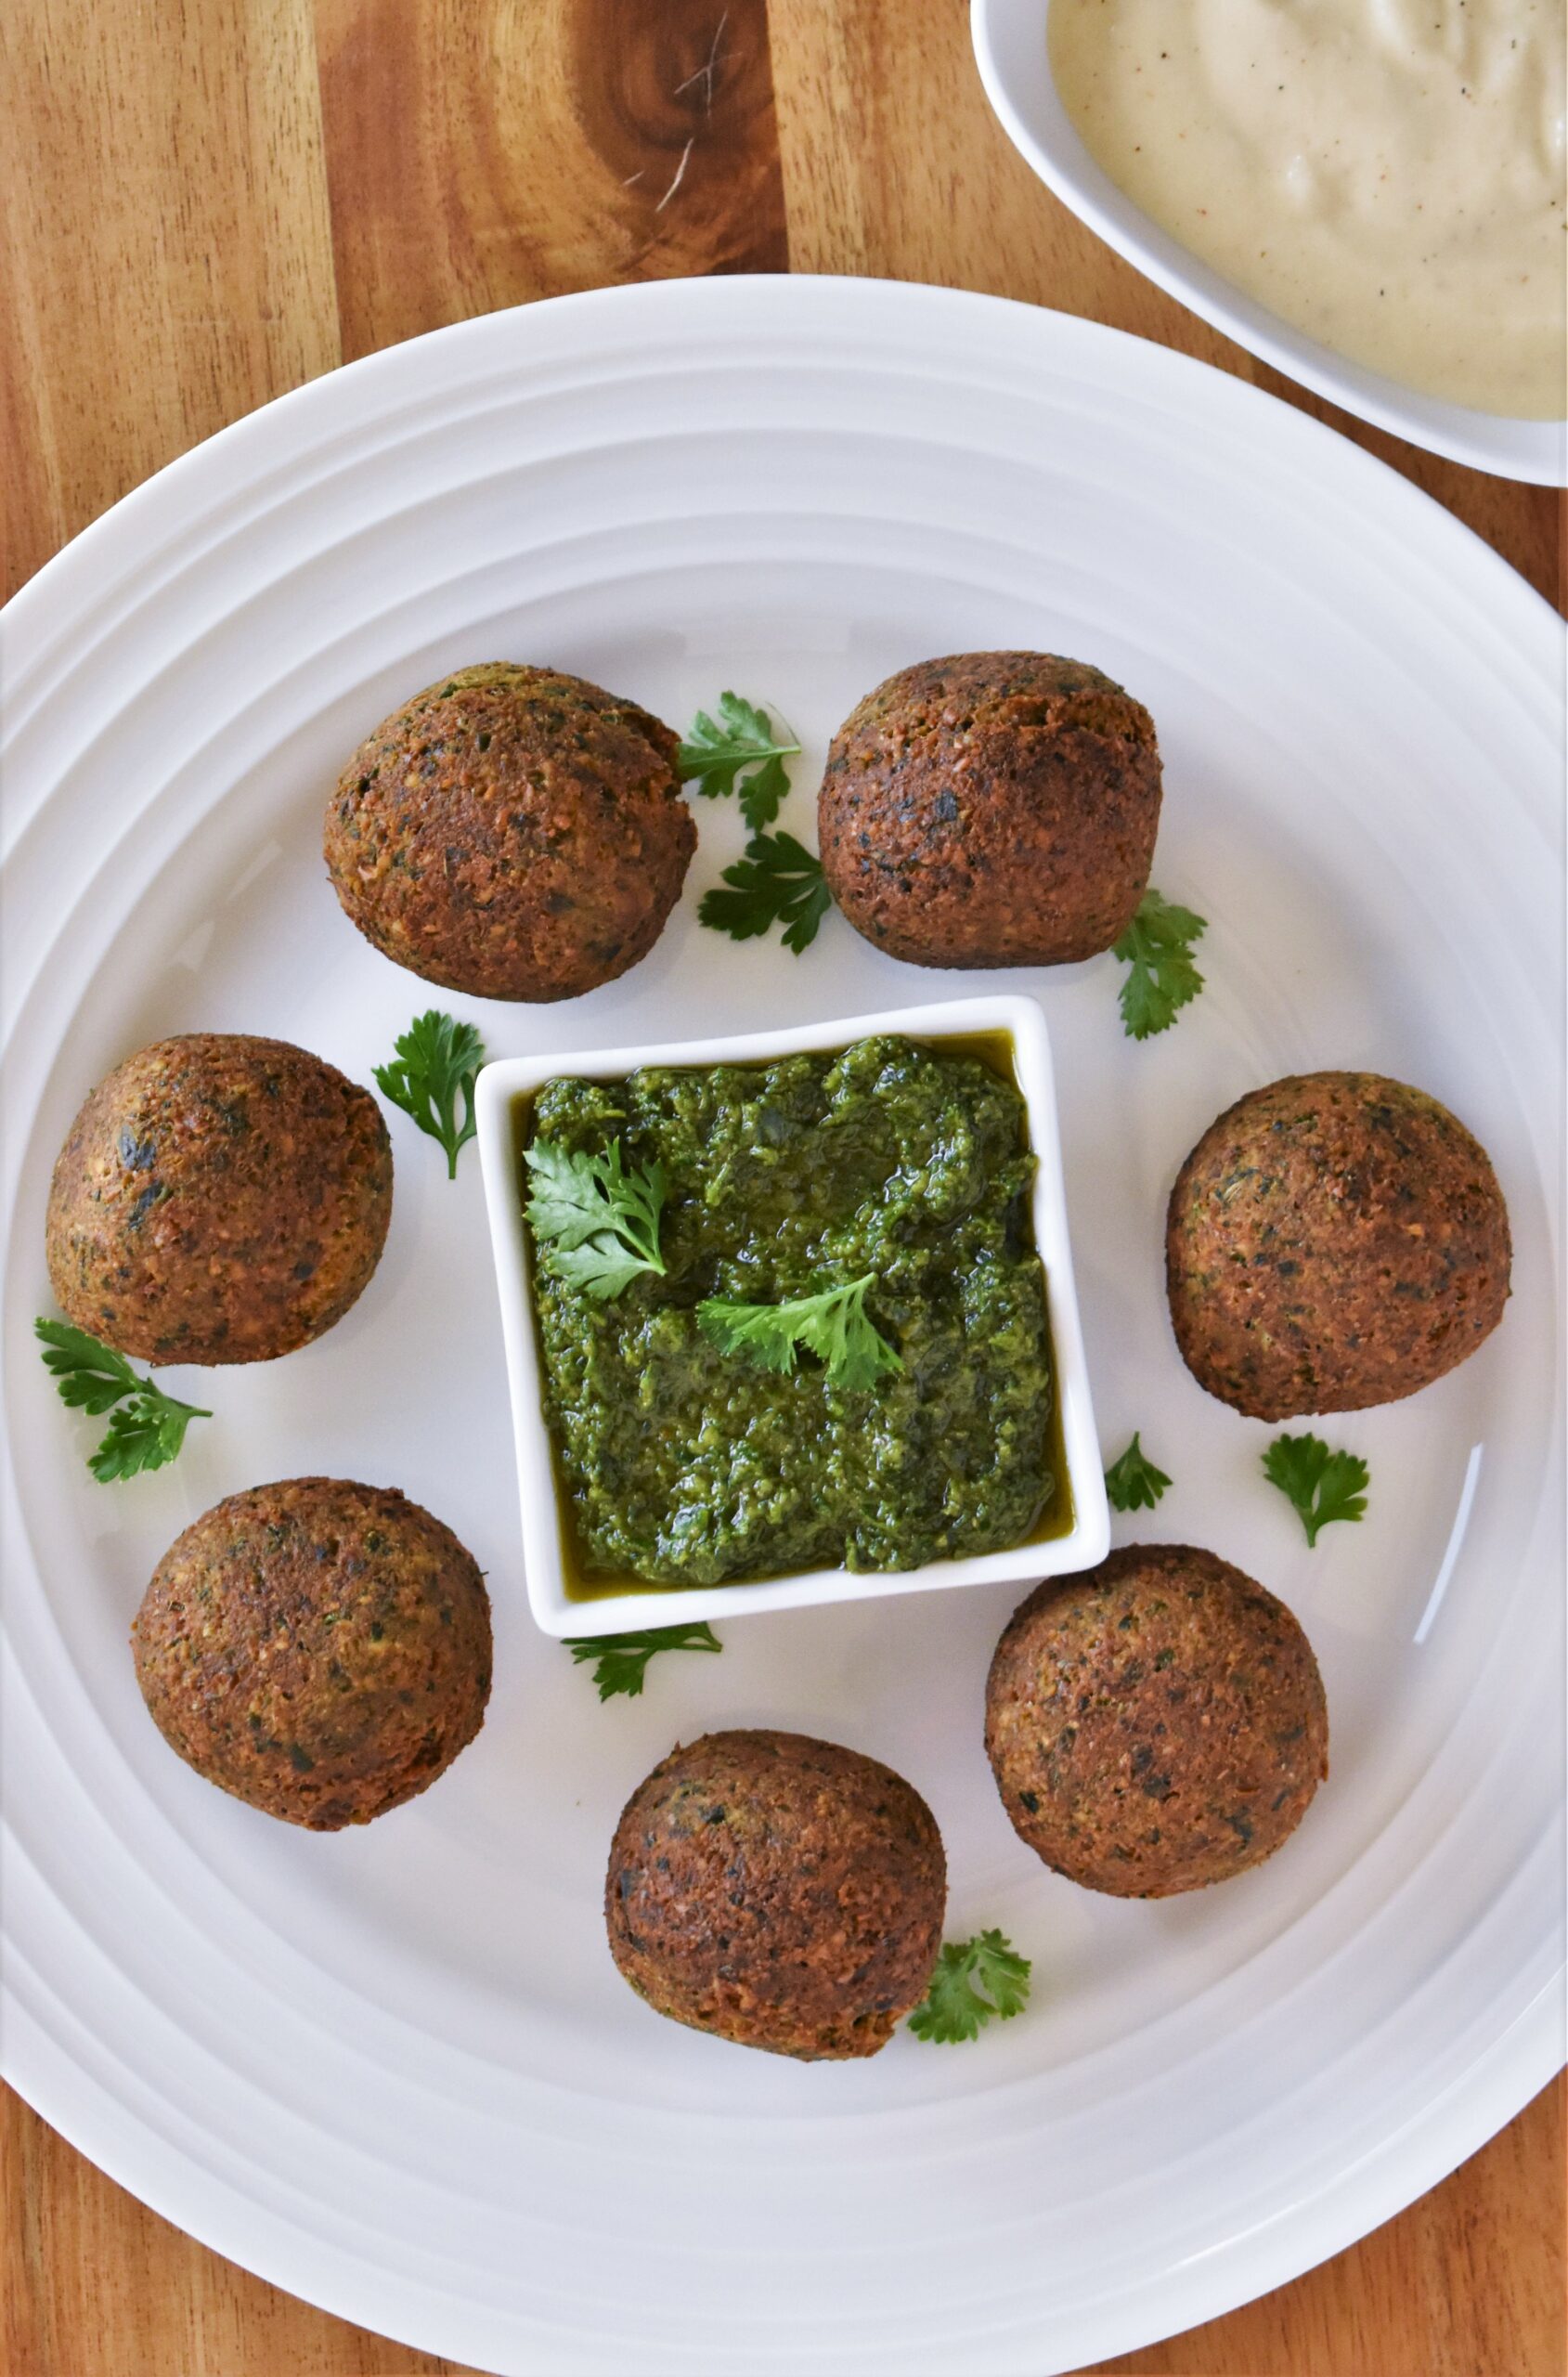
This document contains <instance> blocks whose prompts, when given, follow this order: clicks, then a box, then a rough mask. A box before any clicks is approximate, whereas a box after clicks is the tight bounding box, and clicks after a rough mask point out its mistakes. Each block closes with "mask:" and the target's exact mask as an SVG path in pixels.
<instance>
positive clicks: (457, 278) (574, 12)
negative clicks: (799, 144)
mask: <svg viewBox="0 0 1568 2377" xmlns="http://www.w3.org/2000/svg"><path fill="white" fill-rule="evenodd" d="M316 19H317V43H318V54H319V60H320V75H321V102H322V112H323V118H324V122H325V124H326V131H327V161H328V177H329V182H330V190H331V206H332V232H333V240H334V243H335V248H336V254H337V272H338V290H339V302H340V310H341V318H342V328H343V353H344V354H345V355H363V354H367V353H369V351H370V350H371V349H372V348H375V347H380V346H385V345H388V344H390V343H391V342H392V341H393V340H395V339H401V338H409V337H411V336H413V334H414V333H415V332H416V331H428V330H434V328H436V326H437V325H438V324H440V323H442V322H450V321H458V320H461V319H462V318H465V317H466V316H468V315H470V314H479V313H486V312H488V311H489V310H490V309H491V308H493V307H495V306H499V305H519V304H521V303H522V302H523V301H524V300H525V299H527V298H531V297H551V296H554V295H556V294H558V293H559V292H562V291H564V290H569V289H585V288H593V287H598V286H600V285H601V284H603V283H604V282H613V281H621V280H639V279H667V278H669V277H671V276H674V275H677V274H688V273H707V272H782V271H783V270H784V267H785V265H786V262H787V257H786V253H785V248H784V186H783V181H782V178H781V175H780V170H779V152H778V141H777V137H776V135H775V131H774V124H773V97H772V84H771V71H770V62H769V51H768V26H767V18H766V15H765V11H764V0H660V5H659V6H656V7H650V6H648V5H647V4H646V0H469V5H466V6H453V5H451V0H317V6H316Z"/></svg>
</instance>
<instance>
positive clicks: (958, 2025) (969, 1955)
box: [909, 1931, 1033, 2046]
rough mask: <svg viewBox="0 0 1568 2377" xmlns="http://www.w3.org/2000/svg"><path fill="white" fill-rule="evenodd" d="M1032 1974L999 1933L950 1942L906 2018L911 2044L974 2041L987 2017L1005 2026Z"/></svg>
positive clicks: (1025, 1999)
mask: <svg viewBox="0 0 1568 2377" xmlns="http://www.w3.org/2000/svg"><path fill="white" fill-rule="evenodd" d="M1032 1970H1033V1967H1032V1965H1031V1964H1030V1960H1029V1958H1028V1957H1027V1956H1020V1955H1018V1954H1017V1950H1016V1949H1015V1948H1014V1946H1013V1944H1012V1942H1010V1941H1009V1940H1008V1939H1007V1938H1006V1937H1005V1936H1004V1934H1003V1933H1002V1932H1000V1931H981V1932H979V1933H978V1935H977V1936H976V1937H975V1938H974V1939H973V1940H960V1941H953V1942H950V1944H949V1945H948V1946H947V1947H945V1948H943V1950H942V1952H941V1954H940V1956H939V1957H938V1958H937V1962H936V1968H935V1969H934V1970H933V1972H932V1974H931V1986H930V1988H929V1989H928V1990H927V1993H926V1995H925V1997H924V1998H923V2000H922V2001H921V2003H920V2004H919V2005H918V2006H917V2007H915V2009H914V2013H913V2014H912V2015H911V2016H910V2018H909V2027H910V2029H911V2030H912V2031H913V2032H914V2035H915V2037H916V2038H917V2039H929V2040H931V2041H932V2042H933V2044H934V2045H936V2046H955V2045H956V2044H957V2043H958V2042H959V2041H960V2040H962V2039H974V2038H978V2036H979V2034H980V2028H981V2025H982V2024H983V2023H986V2022H989V2021H990V2020H991V2016H992V2015H993V2014H994V2015H996V2016H997V2017H998V2018H999V2019H1000V2020H1002V2021H1004V2022H1010V2021H1011V2020H1012V2019H1013V2016H1014V2015H1015V2014H1019V2013H1021V2012H1022V2011H1023V2008H1024V2007H1025V2006H1026V2005H1027V2004H1028V2003H1029V1988H1030V1973H1031V1972H1032ZM977 1984H978V1986H977ZM982 1989H983V1990H984V1991H985V1992H986V1994H985V1995H984V1996H983V1997H982V1996H981V1994H980V1991H981V1990H982Z"/></svg>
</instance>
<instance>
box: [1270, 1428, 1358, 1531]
mask: <svg viewBox="0 0 1568 2377" xmlns="http://www.w3.org/2000/svg"><path fill="white" fill-rule="evenodd" d="M1263 1474H1264V1476H1265V1477H1266V1478H1267V1479H1268V1482H1269V1484H1270V1485H1271V1486H1277V1487H1278V1488H1279V1490H1280V1492H1281V1493H1282V1494H1283V1495H1284V1496H1285V1498H1286V1500H1288V1501H1289V1502H1290V1503H1291V1504H1292V1505H1293V1507H1294V1508H1295V1510H1296V1511H1297V1512H1298V1513H1300V1515H1301V1522H1302V1526H1303V1527H1305V1529H1306V1539H1307V1541H1308V1543H1310V1544H1315V1543H1316V1541H1317V1537H1318V1531H1319V1529H1320V1528H1322V1527H1326V1526H1332V1524H1333V1522H1334V1521H1335V1520H1336V1519H1360V1518H1364V1517H1365V1516H1366V1513H1367V1486H1368V1484H1369V1483H1370V1481H1371V1474H1372V1473H1371V1471H1370V1470H1369V1469H1368V1468H1367V1463H1366V1462H1365V1461H1363V1460H1361V1459H1360V1457H1359V1455H1357V1454H1355V1453H1354V1452H1330V1451H1329V1449H1328V1446H1327V1445H1326V1444H1325V1443H1324V1441H1323V1439H1322V1437H1321V1436H1314V1435H1304V1436H1276V1438H1275V1440H1274V1442H1273V1443H1272V1444H1271V1445H1270V1446H1269V1448H1268V1449H1267V1451H1266V1452H1265V1453H1264V1454H1263Z"/></svg>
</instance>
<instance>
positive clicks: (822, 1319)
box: [697, 1271, 903, 1390]
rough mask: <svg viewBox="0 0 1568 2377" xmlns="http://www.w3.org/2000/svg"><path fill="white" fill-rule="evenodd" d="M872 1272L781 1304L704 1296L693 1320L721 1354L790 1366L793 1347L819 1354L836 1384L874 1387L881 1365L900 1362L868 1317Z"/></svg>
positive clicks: (769, 1367)
mask: <svg viewBox="0 0 1568 2377" xmlns="http://www.w3.org/2000/svg"><path fill="white" fill-rule="evenodd" d="M875 1277H876V1274H875V1271H868V1272H866V1274H865V1276H864V1277H863V1278H862V1279H850V1280H849V1281H848V1283H847V1284H846V1285H845V1286H843V1287H840V1288H825V1289H823V1292H822V1293H821V1294H820V1295H814V1296H795V1297H793V1298H791V1299H790V1301H789V1302H787V1303H785V1304H732V1303H730V1302H728V1301H727V1300H726V1299H725V1298H724V1297H722V1296H708V1297H707V1298H706V1300H705V1301H704V1302H703V1303H702V1304H700V1305H698V1306H697V1325H698V1327H699V1328H700V1329H701V1330H702V1331H703V1334H704V1335H705V1336H706V1337H709V1338H711V1339H712V1341H713V1343H714V1344H716V1345H717V1346H718V1348H719V1352H720V1353H721V1354H740V1353H745V1354H749V1355H751V1356H752V1357H753V1359H754V1360H756V1361H758V1362H760V1363H761V1364H762V1365H763V1368H764V1369H765V1370H783V1371H786V1372H787V1371H790V1370H794V1368H795V1356H796V1349H797V1346H800V1345H804V1346H805V1348H806V1350H807V1352H808V1353H811V1354H816V1355H818V1356H819V1357H821V1359H822V1360H823V1363H824V1364H825V1365H826V1369H827V1374H828V1377H829V1379H830V1380H831V1381H832V1383H834V1385H835V1386H844V1387H849V1388H850V1389H862V1390H863V1389H865V1388H868V1387H872V1386H875V1383H876V1382H877V1380H878V1379H879V1378H880V1377H881V1375H882V1373H883V1372H884V1371H885V1370H902V1368H903V1362H902V1360H901V1357H900V1356H899V1355H898V1354H897V1353H895V1351H894V1350H893V1347H892V1346H891V1345H889V1344H888V1340H887V1339H886V1338H885V1337H884V1336H882V1335H881V1334H880V1333H879V1331H877V1329H876V1327H875V1323H874V1322H873V1321H871V1320H869V1319H868V1318H867V1317H866V1309H865V1292H866V1290H867V1288H869V1287H870V1286H872V1284H873V1283H874V1281H875Z"/></svg>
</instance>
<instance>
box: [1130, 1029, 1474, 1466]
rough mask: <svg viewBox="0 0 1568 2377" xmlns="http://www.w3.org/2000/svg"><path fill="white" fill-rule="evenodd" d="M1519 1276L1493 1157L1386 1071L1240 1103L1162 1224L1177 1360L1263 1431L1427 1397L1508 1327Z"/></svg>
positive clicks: (1188, 1170) (1312, 1076) (1218, 1126)
mask: <svg viewBox="0 0 1568 2377" xmlns="http://www.w3.org/2000/svg"><path fill="white" fill-rule="evenodd" d="M1509 1267H1510V1237H1509V1219H1508V1208H1507V1206H1506V1205H1505V1204H1504V1202H1503V1196H1502V1191H1501V1189H1499V1188H1498V1186H1497V1175H1496V1173H1495V1172H1494V1171H1493V1169H1492V1166H1491V1164H1490V1163H1489V1162H1488V1160H1487V1156H1486V1151H1485V1150H1484V1148H1482V1147H1481V1146H1480V1145H1478V1143H1477V1142H1476V1141H1475V1140H1474V1139H1473V1138H1472V1137H1471V1135H1470V1133H1469V1132H1468V1131H1467V1130H1466V1128H1465V1126H1464V1124H1462V1123H1460V1122H1458V1121H1457V1120H1456V1119H1455V1117H1454V1116H1453V1115H1452V1114H1450V1113H1449V1111H1448V1110H1447V1108H1446V1107H1445V1106H1440V1105H1439V1104H1438V1102H1437V1100H1436V1098H1428V1097H1427V1096H1426V1095H1425V1093H1424V1092H1423V1091H1421V1090H1419V1089H1409V1088H1407V1087H1406V1085H1405V1084H1404V1083H1403V1082H1397V1081H1387V1080H1385V1079H1384V1078H1383V1076H1382V1075H1381V1074H1380V1073H1339V1072H1335V1073H1302V1074H1298V1075H1293V1076H1292V1077H1291V1078H1289V1079H1288V1080H1285V1081H1276V1082H1274V1083H1271V1084H1270V1085H1269V1086H1268V1088H1266V1089H1255V1090H1253V1091H1251V1093H1250V1094H1249V1095H1248V1096H1247V1097H1246V1098H1238V1101H1237V1103H1236V1104H1235V1105H1234V1106H1232V1107H1229V1108H1227V1110H1226V1111H1225V1113H1223V1114H1222V1115H1221V1116H1220V1117H1219V1120H1218V1121H1217V1122H1215V1123H1212V1124H1210V1126H1209V1128H1208V1130H1207V1131H1205V1132H1204V1134H1203V1137H1201V1138H1200V1139H1199V1142H1198V1145H1197V1146H1196V1147H1195V1148H1194V1149H1193V1150H1192V1153H1191V1154H1190V1155H1189V1156H1188V1157H1187V1160H1186V1163H1184V1164H1183V1166H1182V1168H1181V1171H1180V1172H1179V1173H1178V1175H1177V1176H1176V1185H1175V1187H1174V1188H1173V1189H1172V1191H1171V1203H1170V1209H1169V1213H1168V1214H1167V1218H1166V1226H1165V1274H1166V1286H1167V1290H1168V1292H1169V1295H1170V1301H1171V1320H1172V1325H1173V1328H1174V1330H1175V1332H1176V1343H1177V1344H1178V1345H1179V1346H1180V1348H1181V1353H1182V1358H1183V1360H1184V1361H1185V1362H1186V1366H1187V1368H1188V1369H1189V1370H1191V1372H1192V1374H1193V1376H1194V1377H1195V1378H1196V1379H1197V1380H1198V1382H1199V1385H1200V1386H1206V1387H1207V1388H1208V1390H1209V1392H1210V1394H1211V1395H1217V1396H1219V1398H1220V1400H1221V1402H1222V1403H1228V1404H1230V1405H1231V1406H1232V1407H1233V1409H1236V1410H1238V1411H1244V1412H1246V1413H1247V1414H1248V1415H1249V1416H1250V1417H1251V1418H1253V1419H1257V1420H1288V1419H1292V1418H1294V1417H1296V1416H1297V1415H1298V1414H1300V1413H1302V1412H1307V1411H1360V1410H1362V1409H1365V1408H1366V1407H1367V1405H1368V1404H1374V1403H1393V1402H1397V1401H1398V1399H1399V1398H1400V1396H1406V1395H1414V1394H1415V1393H1416V1392H1417V1391H1418V1389H1419V1388H1420V1387H1423V1386H1427V1385H1430V1383H1432V1380H1433V1379H1435V1378H1441V1377H1442V1376H1443V1374H1444V1372H1445V1370H1453V1369H1454V1367H1455V1366H1456V1364H1457V1363H1459V1362H1462V1361H1463V1360H1464V1358H1465V1357H1466V1356H1467V1354H1472V1353H1473V1352H1474V1351H1475V1348H1476V1347H1477V1346H1478V1345H1479V1344H1480V1343H1481V1341H1482V1339H1483V1338H1484V1337H1486V1336H1489V1335H1490V1334H1491V1332H1492V1331H1493V1330H1494V1329H1495V1328H1496V1327H1497V1323H1498V1321H1499V1320H1500V1319H1501V1318H1502V1314H1503V1305H1505V1303H1506V1302H1507V1300H1508V1292H1509Z"/></svg>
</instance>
